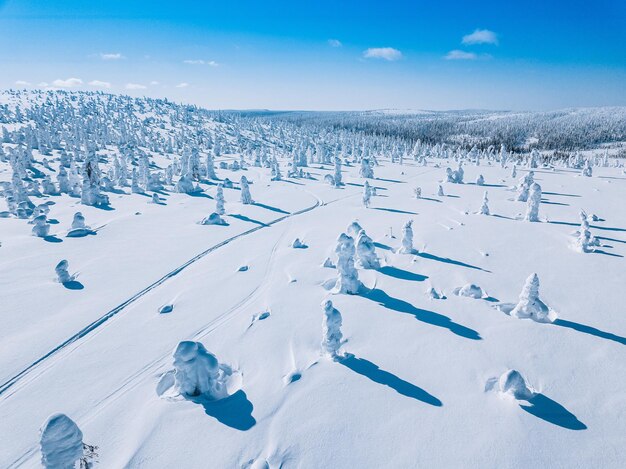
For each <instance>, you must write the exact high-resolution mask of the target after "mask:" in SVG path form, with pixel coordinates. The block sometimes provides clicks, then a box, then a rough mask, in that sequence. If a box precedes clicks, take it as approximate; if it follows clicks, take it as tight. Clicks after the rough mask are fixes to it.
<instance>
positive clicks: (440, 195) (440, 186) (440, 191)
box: [437, 184, 445, 197]
mask: <svg viewBox="0 0 626 469" xmlns="http://www.w3.org/2000/svg"><path fill="white" fill-rule="evenodd" d="M444 195H445V194H444V192H443V186H442V185H441V184H439V187H437V196H439V197H443V196H444Z"/></svg>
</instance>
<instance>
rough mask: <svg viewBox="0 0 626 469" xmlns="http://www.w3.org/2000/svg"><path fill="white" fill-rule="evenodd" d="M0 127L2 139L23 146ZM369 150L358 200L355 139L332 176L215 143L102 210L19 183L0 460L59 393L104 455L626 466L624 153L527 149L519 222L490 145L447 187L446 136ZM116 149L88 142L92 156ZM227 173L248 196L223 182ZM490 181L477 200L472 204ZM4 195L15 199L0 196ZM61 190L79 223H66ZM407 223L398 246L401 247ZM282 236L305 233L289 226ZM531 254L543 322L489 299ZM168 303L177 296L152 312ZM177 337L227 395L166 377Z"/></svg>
mask: <svg viewBox="0 0 626 469" xmlns="http://www.w3.org/2000/svg"><path fill="white" fill-rule="evenodd" d="M33 99H34V98H33ZM207 119H208V118H207ZM209 121H210V119H208V121H207V122H205V127H204V128H206V129H210V131H211V132H213V135H218V134H219V135H221V136H222V138H223V141H224V142H231V145H232V147H233V148H232V150H236V149H237V145H239V147H238V148H245V144H241V141H242V139H244V137H245V138H248V139H251V140H254V138H255V137H254V135H253V133H251V132H252V130H251V129H253V128H254V126H255V125H257V124H255V123H253V124H245V125H247V126H248V127H246V129H247V130H246V131H245V132H243V131H242V132H235V133H232V131H231V130H232V128H234V127H233V126H235V127H236V125H237V122H236V121H235V123H234V124H224V123H221V122H219V120H217V121H210V122H209ZM8 125H12V128H19V127H20V125H15V124H8ZM8 125H7V127H8ZM22 125H25V124H22ZM145 125H152V124H151V123H146V124H145ZM177 125H180V126H182V127H177ZM184 125H186V124H180V122H178V124H176V123H174V124H172V126H171V127H170V126H167V127H166V129H165V130H164V131H165V132H167V131H168V129H169V131H171V129H176V128H178V129H181V128H183V127H184ZM242 125H244V124H242ZM258 125H260V124H258ZM0 127H1V125H0ZM263 129H264V130H263ZM160 130H161V131H163V128H160ZM281 131H282V132H283V133H282V134H281V133H279V132H278V131H277V130H276V128H273V129H272V128H268V127H259V133H260V135H261V140H262V141H263V142H265V143H262V145H264V147H262V148H265V150H261V153H263V151H266V152H267V151H269V152H270V153H271V151H273V150H272V148H274V149H275V150H276V151H277V152H278V147H277V146H276V145H277V143H276V142H277V141H279V140H280V139H281V138H282V139H287V138H293V135H294V134H293V133H290V132H295V131H293V129H291V130H290V129H289V128H287V129H285V128H282V130H281ZM242 136H243V137H242ZM303 138H304V139H305V140H306V139H308V138H313V137H312V136H304V137H303ZM354 138H355V139H356V140H357V141H358V142H362V141H361V140H359V138H362V137H358V136H356V137H354ZM325 141H326V142H329V141H330V140H328V139H326V140H325ZM366 141H367V140H366ZM237 142H239V143H237ZM370 142H371V141H370ZM310 143H312V144H313V145H314V144H315V141H313V142H310ZM344 143H345V142H344ZM387 144H389V145H390V146H389V147H387V148H392V147H393V146H394V145H396V146H397V145H398V143H397V142H395V143H394V142H391V143H390V142H387V143H385V145H387ZM0 145H3V146H4V149H5V153H9V152H10V150H9V148H11V149H13V148H15V147H16V146H17V144H16V143H4V144H0ZM328 145H329V146H330V143H329V144H328ZM294 148H298V147H297V146H296V145H295V144H294ZM301 150H302V153H306V151H305V150H303V149H302V148H301ZM379 150H380V151H379ZM383 150H384V147H383ZM383 150H381V149H380V148H379V149H377V150H375V151H373V152H372V153H374V154H375V155H372V156H375V159H376V160H377V162H378V165H375V166H374V167H373V170H374V178H373V179H367V181H368V182H369V184H370V185H371V186H372V187H375V188H376V195H374V196H372V197H371V201H370V206H369V208H366V207H365V206H364V204H363V201H362V199H363V195H362V194H363V184H364V182H365V179H364V178H362V177H361V176H360V174H359V173H360V170H361V164H360V163H359V162H358V161H359V160H360V159H361V158H363V157H365V156H363V154H361V155H357V154H352V155H348V154H347V153H340V154H339V155H337V154H336V155H337V156H341V158H342V159H343V161H344V163H345V162H350V161H353V159H354V162H353V163H352V164H350V165H349V166H348V165H346V164H344V165H343V167H342V180H343V185H342V186H340V187H338V188H336V187H333V186H332V185H329V184H328V183H327V179H328V178H325V177H326V176H333V175H334V174H335V168H334V166H333V164H325V163H320V162H319V161H315V158H312V157H311V156H309V163H308V166H307V167H304V168H303V171H304V172H305V173H307V172H308V173H310V177H290V178H288V177H287V173H288V171H289V169H290V167H289V166H288V165H289V164H290V159H289V158H288V154H287V153H278V162H279V165H280V168H281V172H282V179H283V180H278V181H277V180H272V174H271V171H270V169H269V168H267V167H264V166H265V165H261V166H255V165H254V164H253V163H252V161H251V157H250V155H245V156H244V160H245V161H247V163H248V164H247V165H246V168H245V169H243V170H238V169H236V168H234V169H232V168H231V169H223V168H219V167H217V166H218V163H219V162H232V161H239V160H240V156H241V155H240V153H241V152H237V151H233V152H226V153H223V154H221V155H219V156H216V158H215V163H216V173H217V175H218V178H219V180H208V179H206V178H201V180H200V181H199V187H200V188H201V189H202V192H198V193H195V194H185V193H176V192H175V191H174V188H173V186H171V185H166V187H165V188H164V190H163V191H160V197H161V200H162V202H161V203H160V204H152V203H149V202H150V201H151V196H152V193H153V191H145V194H138V193H135V194H131V193H130V192H131V190H130V187H117V188H116V189H115V191H113V192H103V193H106V194H107V195H108V196H109V199H110V204H109V205H108V206H101V207H96V206H88V205H84V204H81V199H80V197H78V198H77V197H71V196H70V195H68V194H62V195H51V196H34V195H31V196H30V199H31V201H33V202H34V205H38V204H41V203H44V202H53V203H54V204H53V205H50V206H49V208H50V212H49V214H48V220H49V221H50V222H51V223H52V224H51V225H50V233H49V235H48V236H47V237H46V238H40V237H36V236H32V235H31V230H32V227H33V225H32V224H29V223H28V219H20V218H18V217H16V216H14V214H11V213H7V215H6V216H7V218H3V219H0V242H1V243H2V244H1V246H0V256H1V257H0V304H1V305H2V308H1V311H0V349H1V350H2V353H1V354H0V441H1V443H0V467H39V466H40V464H41V463H40V460H41V452H40V447H39V444H40V434H39V429H40V428H41V426H42V425H43V424H44V422H45V421H46V419H47V418H48V417H49V416H50V415H52V414H55V413H57V412H62V413H64V414H66V415H67V416H69V417H70V418H71V419H72V420H73V421H74V422H76V424H77V425H78V427H79V428H80V430H81V431H82V437H83V441H84V442H85V443H87V444H89V445H96V446H97V447H98V448H97V450H96V453H97V454H98V456H97V458H96V459H97V460H98V461H99V465H98V466H97V467H101V468H122V467H130V468H138V467H142V468H144V467H149V468H171V467H189V468H196V467H198V468H200V467H202V468H206V467H210V468H230V467H233V468H247V467H252V468H257V469H258V468H292V467H299V468H320V467H332V468H354V467H358V468H381V467H394V468H396V467H397V468H408V467H506V468H518V467H519V468H528V467H555V468H576V467H580V468H584V467H590V466H596V467H606V468H619V467H623V465H624V461H625V449H624V448H625V447H626V437H625V435H626V392H625V389H626V349H625V346H626V316H625V315H624V311H623V307H624V305H625V304H626V290H625V289H624V282H625V280H626V264H625V260H624V256H626V210H624V200H625V198H626V175H625V174H624V172H623V169H622V167H615V165H616V164H619V165H621V162H620V161H618V160H614V159H611V160H610V164H609V165H608V166H604V165H602V164H600V163H601V160H600V159H596V160H595V161H594V162H593V166H594V167H593V176H592V177H585V176H582V175H581V169H579V168H575V167H572V166H573V165H565V164H562V163H558V164H557V163H556V162H552V163H553V164H552V167H549V166H545V167H541V166H540V167H538V168H535V169H533V171H534V181H535V182H536V183H538V184H540V186H541V189H542V191H543V193H542V197H541V203H540V205H539V221H538V222H530V221H525V220H524V218H525V215H526V210H527V208H526V207H527V204H526V203H525V202H519V201H517V200H516V199H517V195H518V192H517V189H516V186H517V185H518V184H519V180H520V178H523V177H524V176H526V175H527V174H528V171H529V169H528V168H527V167H526V160H520V165H518V166H517V168H516V171H517V175H516V177H515V178H513V177H511V172H512V168H513V163H514V161H510V162H509V163H507V164H506V165H505V166H506V168H502V167H501V165H500V162H499V161H497V153H496V154H491V155H489V156H487V155H483V159H482V160H481V161H480V165H479V166H477V165H476V164H475V162H474V160H473V159H472V158H471V154H467V153H464V154H461V159H462V160H464V166H463V168H464V181H465V183H464V184H453V183H449V182H446V166H450V167H452V168H456V167H457V162H456V161H453V158H458V156H459V153H454V154H452V153H450V154H449V155H447V154H435V153H430V154H429V155H426V156H425V155H423V154H419V155H418V154H417V153H416V155H415V157H414V156H413V155H411V156H410V157H408V156H405V157H404V158H403V161H402V164H400V162H399V161H398V160H397V159H396V158H394V160H395V161H394V162H392V161H391V157H390V153H388V152H387V151H383ZM118 151H119V148H115V147H113V146H107V147H106V148H100V149H99V155H101V158H100V163H101V165H100V166H101V167H100V169H101V170H103V172H104V170H105V169H108V168H109V167H110V165H111V164H112V160H111V155H113V154H114V153H116V152H118ZM146 151H147V150H146ZM281 151H283V152H284V150H281ZM294 151H295V150H294ZM317 151H318V152H319V150H317ZM344 151H345V146H344ZM316 154H317V153H316ZM468 155H469V156H468ZM444 156H447V157H448V159H446V158H444ZM33 157H34V160H35V161H34V163H33V168H34V169H35V170H38V171H39V172H42V173H44V174H49V175H51V176H52V179H53V180H54V178H55V174H56V173H57V172H58V169H59V162H58V160H59V153H58V150H54V151H53V152H52V155H51V156H47V157H46V158H47V159H48V160H49V161H51V163H50V165H49V166H50V169H48V168H45V167H44V166H43V165H42V163H41V162H42V160H43V158H44V156H43V155H41V154H40V152H39V151H38V150H33ZM202 157H203V158H204V147H203V148H202ZM174 158H180V154H179V153H177V152H176V151H175V152H174V153H173V154H161V153H160V152H159V151H154V152H153V151H151V152H150V161H151V162H152V163H153V165H154V166H153V170H157V169H158V170H161V169H164V168H165V167H166V166H167V165H169V164H171V163H172V161H173V159H174ZM129 161H130V160H129ZM203 161H204V160H203ZM28 171H29V174H31V172H30V171H31V170H28ZM12 174H13V171H12V169H11V165H10V164H9V161H8V160H7V161H4V162H0V181H4V182H7V183H8V182H10V181H11V179H12ZM243 174H245V176H246V178H247V179H248V180H250V181H251V182H252V184H250V191H251V195H252V197H253V198H254V201H255V204H243V203H241V202H240V193H241V191H240V184H239V183H238V181H239V179H240V177H241V175H243ZM481 174H482V175H483V176H484V180H485V183H484V185H482V186H479V185H477V184H475V183H474V181H476V179H477V178H478V176H479V175H481ZM305 176H306V174H305ZM225 178H229V179H231V180H232V181H234V182H235V185H234V188H232V189H231V188H224V196H225V209H226V213H225V215H223V219H224V220H225V221H226V222H227V223H228V225H226V226H217V225H213V226H207V225H201V224H200V223H199V222H200V221H201V220H202V219H203V218H204V217H206V216H208V215H209V214H210V213H212V212H214V211H215V209H216V201H215V197H216V191H217V185H216V184H217V183H218V182H220V181H223V180H224V179H225ZM33 179H37V178H33ZM177 179H178V176H177V175H175V177H174V180H177ZM274 179H276V178H274ZM439 185H441V186H442V189H443V195H438V186H439ZM9 186H10V184H5V189H4V191H5V193H6V192H7V191H9V190H10V189H9ZM416 187H420V188H421V198H419V199H418V198H416V197H415V188H416ZM485 191H488V207H489V212H490V215H481V214H478V213H477V212H479V211H480V209H481V204H482V203H483V196H484V192H485ZM5 195H6V194H5ZM3 210H7V211H10V210H8V205H7V204H5V200H4V198H3V199H2V200H0V211H3ZM580 210H585V211H586V213H587V214H588V216H589V218H590V221H589V223H590V228H589V229H590V231H591V235H592V236H593V237H595V238H596V239H597V245H596V246H594V247H593V248H590V252H586V253H583V252H578V251H577V250H576V249H574V248H575V243H576V239H577V237H578V236H579V235H578V233H577V232H578V230H579V228H580V223H581V222H580V218H579V212H580ZM77 211H80V212H82V214H83V215H84V216H85V221H86V223H87V224H88V225H90V226H91V228H92V229H95V230H96V233H95V234H91V235H88V236H85V237H78V238H74V237H66V234H67V231H68V230H69V229H70V227H71V223H72V218H73V216H74V213H75V212H77ZM592 214H593V215H596V218H595V219H591V216H592ZM355 220H356V221H358V223H359V224H360V225H361V227H362V228H363V229H364V230H365V231H366V232H367V234H368V235H369V236H370V237H371V238H372V239H373V241H374V243H375V248H376V255H377V256H378V258H379V259H380V263H381V267H380V268H379V269H363V268H361V267H358V277H359V280H360V282H361V283H362V287H361V289H360V290H359V292H358V293H357V294H354V295H349V294H334V293H333V291H332V285H333V282H332V281H331V282H329V280H330V279H334V278H336V277H337V275H338V269H336V268H333V267H324V266H323V264H324V261H325V259H327V258H329V257H330V259H331V261H332V263H333V264H337V260H338V259H337V254H336V253H335V251H334V250H335V246H336V245H337V237H338V236H339V235H340V234H341V233H342V232H346V230H347V229H348V225H350V223H352V222H353V221H355ZM409 220H412V221H413V224H412V229H413V247H414V252H413V253H400V252H399V248H400V247H401V246H402V237H403V226H404V225H405V223H406V222H407V221H409ZM296 238H298V239H299V240H301V241H302V243H303V244H304V245H305V247H304V248H302V249H294V248H293V247H292V243H293V241H294V240H295V239H296ZM62 259H66V260H67V261H68V262H69V273H70V274H76V273H78V276H77V277H76V279H75V281H74V282H72V283H71V284H66V285H63V284H60V283H58V282H57V281H56V274H55V266H56V265H57V264H58V262H59V261H61V260H62ZM357 266H358V263H357ZM532 273H536V274H537V275H538V278H539V281H540V288H539V297H540V298H541V301H543V303H545V304H546V305H547V306H548V307H549V308H550V314H551V317H550V320H549V321H547V322H537V321H533V320H532V319H519V318H517V317H515V315H514V314H507V312H508V313H510V312H511V306H512V305H514V304H515V303H517V302H518V297H519V296H520V293H521V292H522V288H523V287H524V284H525V282H526V279H527V278H528V277H529V275H530V274H532ZM468 284H474V285H476V286H478V287H480V288H481V289H482V295H479V296H480V298H471V297H465V296H462V295H459V294H457V293H458V292H459V290H458V289H459V287H464V286H466V285H468ZM431 289H434V291H435V293H436V294H435V295H433V293H432V290H431ZM467 290H470V289H469V288H466V289H462V291H467ZM473 291H474V290H473ZM433 296H439V297H441V298H440V299H435V298H433ZM328 299H330V300H331V301H332V303H333V305H334V307H335V308H336V309H337V310H338V311H339V312H340V313H341V316H342V326H341V332H342V334H343V339H344V343H343V345H342V347H341V350H340V352H341V353H342V354H343V355H342V356H339V357H337V358H335V359H334V360H333V359H332V357H328V356H327V355H326V356H325V355H323V354H322V345H321V342H322V338H323V337H322V322H323V318H324V309H323V303H324V302H325V301H326V300H328ZM164 305H171V306H172V307H173V309H172V310H171V311H170V312H167V313H159V310H160V309H161V308H162V307H163V306H164ZM183 340H189V341H197V342H201V343H202V344H203V345H204V347H205V348H206V349H207V350H208V351H209V352H211V353H212V354H214V355H215V357H217V360H219V363H220V364H225V365H227V366H229V367H230V369H231V370H232V374H231V375H229V379H228V380H227V383H226V385H227V388H228V389H227V394H228V395H229V397H226V398H223V399H220V400H209V399H201V398H193V397H190V396H185V395H176V393H173V391H172V389H173V388H172V389H169V391H168V392H165V393H163V392H162V391H163V385H162V384H159V383H164V382H166V379H164V378H162V376H163V375H164V374H165V373H167V372H168V371H169V370H172V369H174V365H173V357H172V354H173V352H174V350H175V349H176V347H177V345H178V344H179V342H180V341H183ZM511 369H513V370H517V371H519V372H520V373H521V374H522V375H523V377H524V378H525V379H526V383H527V384H528V385H529V386H530V387H531V390H532V393H533V395H532V397H529V398H528V399H515V398H514V397H512V396H510V395H508V394H506V393H503V392H500V390H501V389H502V390H504V388H500V387H499V385H498V383H496V379H498V378H499V377H500V376H501V375H502V374H503V373H505V372H506V371H507V370H511ZM160 380H161V381H160ZM157 388H159V392H157ZM174 388H175V387H174ZM200 397H201V396H200Z"/></svg>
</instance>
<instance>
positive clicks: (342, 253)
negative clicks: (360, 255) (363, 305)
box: [334, 233, 361, 295]
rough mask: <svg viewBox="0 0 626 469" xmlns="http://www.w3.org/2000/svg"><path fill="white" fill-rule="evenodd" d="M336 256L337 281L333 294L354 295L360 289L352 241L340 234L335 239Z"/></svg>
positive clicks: (349, 237) (345, 235) (350, 238)
mask: <svg viewBox="0 0 626 469" xmlns="http://www.w3.org/2000/svg"><path fill="white" fill-rule="evenodd" d="M335 253H336V254H337V258H338V259H337V281H336V283H335V288H334V292H335V293H348V294H350V295H354V294H356V293H358V291H359V288H360V287H361V282H360V281H359V274H358V272H357V270H356V268H355V267H354V254H355V248H354V239H353V238H352V237H351V236H348V235H347V234H345V233H341V234H340V235H339V237H338V238H337V246H336V247H335Z"/></svg>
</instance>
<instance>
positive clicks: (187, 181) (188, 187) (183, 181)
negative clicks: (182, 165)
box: [176, 174, 196, 194]
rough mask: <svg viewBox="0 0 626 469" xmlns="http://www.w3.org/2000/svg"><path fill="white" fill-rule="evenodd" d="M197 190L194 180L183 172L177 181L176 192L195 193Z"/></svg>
mask: <svg viewBox="0 0 626 469" xmlns="http://www.w3.org/2000/svg"><path fill="white" fill-rule="evenodd" d="M195 191H196V188H195V186H194V185H193V181H192V180H191V178H190V177H189V176H187V175H186V174H183V175H182V176H181V177H180V179H178V182H177V183H176V192H178V193H180V194H193V193H194V192H195Z"/></svg>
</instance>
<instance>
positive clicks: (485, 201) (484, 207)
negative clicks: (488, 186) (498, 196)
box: [479, 191, 489, 215]
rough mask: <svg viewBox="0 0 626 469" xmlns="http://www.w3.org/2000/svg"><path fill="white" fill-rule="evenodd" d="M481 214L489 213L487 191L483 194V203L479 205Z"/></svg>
mask: <svg viewBox="0 0 626 469" xmlns="http://www.w3.org/2000/svg"><path fill="white" fill-rule="evenodd" d="M479 213H480V214H481V215H489V198H488V197H487V191H485V193H484V194H483V204H482V205H481V207H480V212H479Z"/></svg>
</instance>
